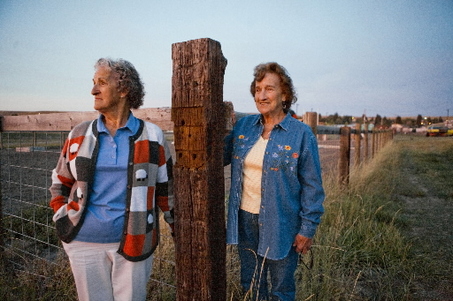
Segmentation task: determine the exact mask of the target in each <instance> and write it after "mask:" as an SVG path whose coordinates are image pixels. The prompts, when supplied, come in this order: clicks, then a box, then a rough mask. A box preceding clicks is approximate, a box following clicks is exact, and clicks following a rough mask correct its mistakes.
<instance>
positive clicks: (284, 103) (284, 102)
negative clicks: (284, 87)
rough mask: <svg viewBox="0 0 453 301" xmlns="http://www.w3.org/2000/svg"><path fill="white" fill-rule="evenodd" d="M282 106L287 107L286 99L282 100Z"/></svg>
mask: <svg viewBox="0 0 453 301" xmlns="http://www.w3.org/2000/svg"><path fill="white" fill-rule="evenodd" d="M282 107H283V109H286V101H282Z"/></svg>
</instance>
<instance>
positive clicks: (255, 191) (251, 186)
mask: <svg viewBox="0 0 453 301" xmlns="http://www.w3.org/2000/svg"><path fill="white" fill-rule="evenodd" d="M267 141H268V140H266V139H263V137H261V136H260V139H258V141H257V142H256V143H255V145H254V146H253V147H252V149H251V150H250V152H249V153H248V154H247V157H245V161H244V170H243V176H244V181H243V184H242V185H243V186H242V200H241V209H242V210H245V211H247V212H250V213H253V214H258V213H260V205H261V176H262V173H263V160H264V152H265V150H266V146H267Z"/></svg>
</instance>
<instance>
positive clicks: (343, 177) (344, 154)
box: [338, 126, 351, 186]
mask: <svg viewBox="0 0 453 301" xmlns="http://www.w3.org/2000/svg"><path fill="white" fill-rule="evenodd" d="M350 154H351V128H350V127H347V126H344V127H342V128H341V129H340V160H339V162H338V164H339V181H340V184H341V185H342V186H347V185H348V184H349V166H350Z"/></svg>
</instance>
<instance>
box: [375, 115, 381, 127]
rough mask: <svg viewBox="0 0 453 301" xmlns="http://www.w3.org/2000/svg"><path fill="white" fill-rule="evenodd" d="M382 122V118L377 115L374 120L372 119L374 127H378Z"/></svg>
mask: <svg viewBox="0 0 453 301" xmlns="http://www.w3.org/2000/svg"><path fill="white" fill-rule="evenodd" d="M381 122H382V117H381V115H379V114H377V115H376V118H375V119H374V126H380V125H381Z"/></svg>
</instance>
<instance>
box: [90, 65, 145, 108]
mask: <svg viewBox="0 0 453 301" xmlns="http://www.w3.org/2000/svg"><path fill="white" fill-rule="evenodd" d="M100 67H106V68H108V69H110V70H111V71H113V72H115V73H116V74H118V87H119V88H118V90H119V92H127V95H126V99H127V102H128V103H129V105H130V107H131V108H132V109H138V108H139V107H140V106H142V105H143V98H144V96H145V88H144V85H143V82H142V80H141V79H140V75H139V74H138V72H137V70H136V69H135V67H134V65H132V64H131V63H130V62H128V61H126V60H123V59H117V60H114V59H111V58H100V59H99V60H98V61H97V62H96V64H95V65H94V69H95V70H97V69H99V68H100Z"/></svg>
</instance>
